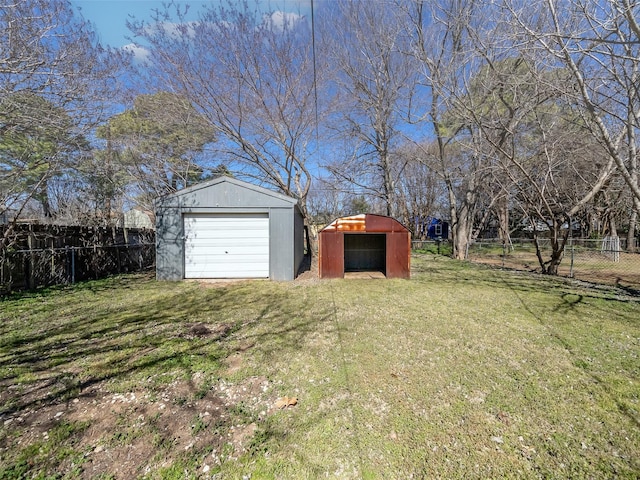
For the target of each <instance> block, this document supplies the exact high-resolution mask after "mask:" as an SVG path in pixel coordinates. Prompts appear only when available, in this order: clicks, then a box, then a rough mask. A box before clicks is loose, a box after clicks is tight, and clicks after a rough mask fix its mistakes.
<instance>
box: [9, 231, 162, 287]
mask: <svg viewBox="0 0 640 480" xmlns="http://www.w3.org/2000/svg"><path fill="white" fill-rule="evenodd" d="M9 228H10V227H8V226H6V225H3V226H0V238H3V237H5V235H6V236H7V239H8V240H9V241H8V242H7V244H6V246H5V247H3V248H2V249H0V294H6V293H9V292H11V291H15V290H33V289H36V288H39V287H45V286H50V285H56V284H65V283H75V282H77V281H82V280H88V279H97V278H103V277H106V276H108V275H113V274H117V273H124V272H132V271H141V270H145V269H149V268H152V267H153V265H154V264H155V232H154V231H153V230H147V229H124V228H116V227H113V228H104V227H77V226H59V225H34V224H18V225H15V226H12V227H11V230H8V229H9Z"/></svg>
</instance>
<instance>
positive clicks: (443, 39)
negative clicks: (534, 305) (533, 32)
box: [398, 0, 497, 259]
mask: <svg viewBox="0 0 640 480" xmlns="http://www.w3.org/2000/svg"><path fill="white" fill-rule="evenodd" d="M398 7H399V8H401V9H402V10H403V12H404V14H405V19H406V20H405V21H406V24H407V30H408V31H410V32H411V34H412V54H413V55H414V56H415V58H416V60H417V62H418V65H419V67H418V68H419V74H420V87H421V88H420V89H418V90H417V93H418V94H419V95H416V97H415V98H413V99H412V110H411V111H410V114H411V120H412V122H413V123H415V124H416V125H420V126H423V128H424V130H425V131H427V132H433V133H432V137H433V139H434V140H433V144H434V145H435V148H431V147H430V143H429V142H427V143H424V142H423V143H420V144H419V145H422V146H423V153H424V158H428V157H429V156H431V157H432V158H433V160H434V161H433V162H432V163H431V164H432V165H437V171H438V173H439V174H440V175H441V177H442V180H443V182H444V185H445V187H446V191H447V199H448V210H449V217H450V232H451V235H452V242H453V256H454V258H457V259H464V258H466V254H467V249H468V245H469V244H470V242H471V241H472V240H473V237H474V234H477V231H478V230H477V229H475V233H474V226H475V225H476V224H477V222H476V217H477V213H478V212H485V213H486V212H488V211H489V207H490V205H485V204H483V203H482V200H483V199H484V198H486V196H484V195H482V193H483V189H484V188H485V187H486V185H487V179H488V178H490V176H491V172H492V170H491V166H490V165H488V164H487V160H488V159H489V158H490V157H488V156H487V155H486V154H485V152H484V151H483V150H482V145H481V142H480V141H479V138H478V136H477V135H476V133H477V132H475V131H473V130H469V129H468V128H467V130H466V133H467V134H468V135H467V136H466V137H465V138H466V141H465V142H464V143H461V142H460V141H459V139H460V132H461V129H463V128H466V127H465V125H467V124H466V123H465V122H459V123H453V124H452V123H451V122H448V121H447V118H446V117H447V116H450V115H451V112H452V111H454V110H457V111H458V112H464V111H465V102H466V101H467V97H466V92H468V85H467V83H468V80H469V78H471V77H472V76H473V75H474V74H475V73H476V72H478V71H479V70H480V69H481V68H482V67H483V66H484V65H485V64H486V56H487V52H490V51H491V49H492V48H494V47H495V43H494V41H493V40H494V39H493V31H492V26H493V22H492V19H491V17H490V16H489V14H490V13H493V12H492V11H491V9H490V8H489V9H483V8H481V7H482V4H481V3H480V2H478V1H468V2H465V1H461V0H439V1H436V2H423V1H421V0H415V1H413V2H408V3H407V2H398ZM492 198H497V197H495V196H493V197H492Z"/></svg>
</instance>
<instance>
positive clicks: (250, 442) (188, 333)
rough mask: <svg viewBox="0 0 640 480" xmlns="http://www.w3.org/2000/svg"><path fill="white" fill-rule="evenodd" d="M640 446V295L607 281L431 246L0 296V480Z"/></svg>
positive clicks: (557, 456) (547, 458) (406, 465)
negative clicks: (224, 280)
mask: <svg viewBox="0 0 640 480" xmlns="http://www.w3.org/2000/svg"><path fill="white" fill-rule="evenodd" d="M294 399H295V400H294ZM294 403H295V404H294ZM284 405H288V406H286V407H284ZM281 407H282V408H281ZM639 452H640V299H639V298H637V297H635V298H634V297H628V296H623V295H622V294H621V293H619V292H618V291H615V290H612V289H608V288H598V289H595V288H593V289H586V288H582V287H579V286H575V285H571V284H570V283H568V282H564V281H561V280H559V279H552V278H544V277H540V276H534V275H529V274H518V273H513V272H503V271H499V270H492V269H489V268H484V267H481V266H475V265H471V264H467V263H461V262H455V261H452V260H449V259H447V258H443V257H438V256H433V255H426V254H422V255H416V256H414V258H413V272H412V279H411V280H365V279H357V280H356V279H353V280H330V281H318V280H303V281H296V282H289V283H278V282H269V281H247V282H237V283H228V284H205V283H203V284H199V283H192V282H182V283H163V282H156V281H155V280H153V279H152V278H150V277H148V276H141V275H133V276H123V277H118V278H112V279H108V280H103V281H96V282H87V283H83V284H80V285H76V286H73V287H67V288H56V289H51V290H47V291H43V292H39V293H37V294H26V295H22V296H16V297H11V298H8V299H5V300H2V301H0V479H14V478H43V479H44V478H101V479H107V478H114V479H115V478H117V479H120V478H122V479H129V478H149V479H159V478H176V479H183V478H217V479H241V478H251V479H253V480H255V479H262V478H265V479H269V478H278V479H304V478H309V479H313V478H354V479H360V478H362V479H395V478H399V479H405V478H540V477H542V478H638V476H640V455H639V454H638V453H639Z"/></svg>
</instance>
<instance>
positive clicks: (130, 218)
mask: <svg viewBox="0 0 640 480" xmlns="http://www.w3.org/2000/svg"><path fill="white" fill-rule="evenodd" d="M123 217H124V218H123V226H124V228H149V229H154V228H155V224H154V222H153V220H152V219H153V213H152V212H145V211H143V210H140V209H138V208H133V209H131V210H129V211H127V212H124V215H123Z"/></svg>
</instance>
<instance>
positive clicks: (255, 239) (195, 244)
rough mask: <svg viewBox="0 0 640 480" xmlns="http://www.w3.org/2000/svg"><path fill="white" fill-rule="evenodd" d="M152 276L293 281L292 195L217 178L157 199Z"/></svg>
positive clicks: (296, 234)
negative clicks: (154, 271)
mask: <svg viewBox="0 0 640 480" xmlns="http://www.w3.org/2000/svg"><path fill="white" fill-rule="evenodd" d="M155 207H156V277H157V278H158V280H181V279H185V278H202V279H205V278H220V279H222V278H270V279H272V280H293V279H294V278H295V277H296V275H297V272H298V269H299V268H300V266H301V264H302V262H303V260H304V221H303V217H302V213H301V212H300V209H299V207H298V202H297V200H296V199H294V198H291V197H288V196H286V195H282V194H280V193H277V192H274V191H271V190H268V189H266V188H262V187H259V186H257V185H253V184H251V183H247V182H243V181H240V180H236V179H234V178H231V177H227V176H223V177H218V178H215V179H213V180H210V181H208V182H203V183H200V184H197V185H194V186H192V187H189V188H186V189H184V190H180V191H178V192H176V193H173V194H170V195H166V196H164V197H161V198H159V199H158V200H157V201H156V205H155Z"/></svg>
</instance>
